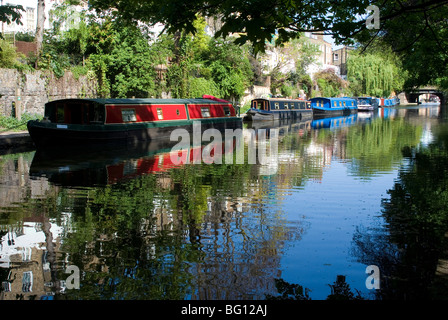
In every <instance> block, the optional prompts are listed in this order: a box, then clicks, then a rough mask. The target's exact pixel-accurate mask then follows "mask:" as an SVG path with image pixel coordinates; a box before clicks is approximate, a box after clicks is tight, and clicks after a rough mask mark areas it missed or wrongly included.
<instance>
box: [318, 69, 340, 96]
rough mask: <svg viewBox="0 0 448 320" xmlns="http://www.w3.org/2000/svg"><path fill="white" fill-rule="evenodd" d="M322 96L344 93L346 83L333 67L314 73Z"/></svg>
mask: <svg viewBox="0 0 448 320" xmlns="http://www.w3.org/2000/svg"><path fill="white" fill-rule="evenodd" d="M314 79H315V81H316V82H317V84H318V86H319V90H320V94H321V96H323V97H336V96H339V95H341V94H343V93H344V90H345V88H346V87H347V83H346V82H345V81H344V80H342V79H341V78H340V77H339V76H338V75H337V74H336V73H335V71H334V70H333V69H327V70H323V71H320V72H318V73H316V74H315V75H314Z"/></svg>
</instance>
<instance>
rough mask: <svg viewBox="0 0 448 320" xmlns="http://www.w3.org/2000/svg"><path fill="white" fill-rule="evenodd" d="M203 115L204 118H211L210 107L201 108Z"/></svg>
mask: <svg viewBox="0 0 448 320" xmlns="http://www.w3.org/2000/svg"><path fill="white" fill-rule="evenodd" d="M201 114H202V118H210V108H209V107H202V108H201Z"/></svg>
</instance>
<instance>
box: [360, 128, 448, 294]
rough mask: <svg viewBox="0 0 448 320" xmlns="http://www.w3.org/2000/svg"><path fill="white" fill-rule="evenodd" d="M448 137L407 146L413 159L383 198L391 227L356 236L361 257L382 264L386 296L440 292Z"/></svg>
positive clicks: (447, 198) (447, 196) (446, 220)
mask: <svg viewBox="0 0 448 320" xmlns="http://www.w3.org/2000/svg"><path fill="white" fill-rule="evenodd" d="M447 141H448V139H447V136H446V135H443V134H439V135H438V138H437V139H436V141H435V142H434V143H433V144H432V145H430V146H428V147H421V148H420V149H417V148H414V149H412V148H407V149H405V156H406V157H407V158H408V160H409V162H408V164H407V165H406V166H404V167H402V169H401V170H400V172H399V178H398V179H397V181H396V183H395V184H394V186H393V188H392V189H390V190H389V191H388V194H389V195H390V198H385V199H383V208H384V209H383V216H384V219H385V222H386V229H384V230H383V232H378V231H377V230H373V231H372V233H373V234H374V235H369V234H368V233H367V232H364V231H363V232H359V233H358V234H357V235H356V236H355V238H354V240H355V244H356V249H355V250H356V251H357V256H358V259H359V260H361V261H362V262H365V263H368V264H375V265H378V266H379V268H380V270H381V275H382V278H381V280H382V281H381V290H380V292H379V294H380V297H381V298H382V299H426V298H437V297H433V296H431V290H432V289H433V288H432V287H431V286H432V283H433V281H434V275H435V271H436V268H437V263H438V260H439V259H440V258H441V257H443V255H444V252H445V250H446V245H447V243H446V236H445V233H446V231H447V225H448V211H447V209H446V208H448V190H447V185H448V181H447V176H448V175H447V174H448V150H447V149H446V146H447V144H446V142H447ZM445 294H446V293H445Z"/></svg>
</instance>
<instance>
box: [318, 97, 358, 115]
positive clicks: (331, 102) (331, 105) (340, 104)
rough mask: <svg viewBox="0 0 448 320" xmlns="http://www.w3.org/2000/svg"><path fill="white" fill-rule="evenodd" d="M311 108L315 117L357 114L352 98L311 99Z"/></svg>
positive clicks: (355, 103) (354, 100)
mask: <svg viewBox="0 0 448 320" xmlns="http://www.w3.org/2000/svg"><path fill="white" fill-rule="evenodd" d="M311 108H312V109H313V114H314V115H317V116H327V115H328V116H338V115H349V114H352V113H356V112H358V105H357V101H356V99H353V98H346V97H344V98H323V97H319V98H312V99H311Z"/></svg>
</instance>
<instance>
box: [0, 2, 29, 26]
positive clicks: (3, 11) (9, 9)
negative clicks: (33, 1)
mask: <svg viewBox="0 0 448 320" xmlns="http://www.w3.org/2000/svg"><path fill="white" fill-rule="evenodd" d="M21 11H25V9H24V8H23V6H21V5H9V4H7V5H0V22H2V23H6V24H11V23H13V22H15V23H17V24H20V25H21V24H22V22H21V19H22V13H21Z"/></svg>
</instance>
